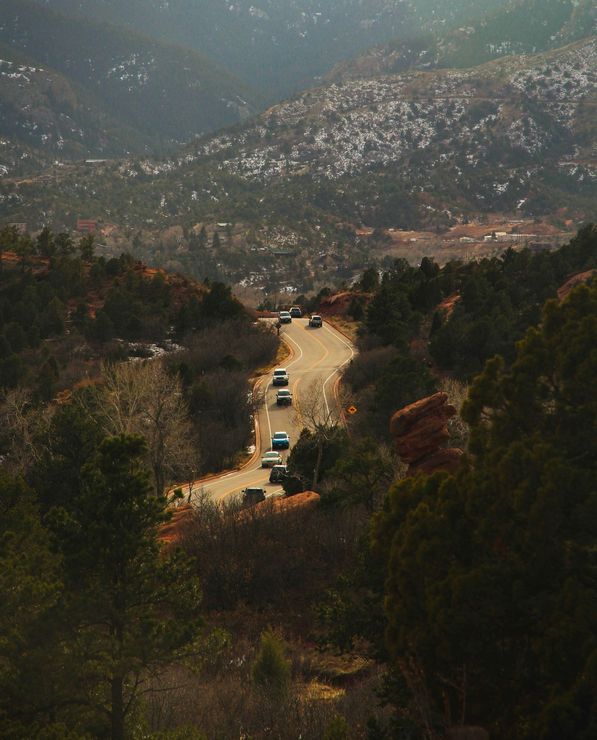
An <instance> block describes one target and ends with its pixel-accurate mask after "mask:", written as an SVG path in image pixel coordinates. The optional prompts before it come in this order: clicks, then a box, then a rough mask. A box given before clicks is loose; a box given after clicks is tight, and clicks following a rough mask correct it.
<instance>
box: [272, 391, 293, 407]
mask: <svg viewBox="0 0 597 740" xmlns="http://www.w3.org/2000/svg"><path fill="white" fill-rule="evenodd" d="M276 403H277V405H278V406H291V405H292V393H291V392H290V391H289V390H288V388H282V389H281V390H279V391H278V392H277V393H276Z"/></svg>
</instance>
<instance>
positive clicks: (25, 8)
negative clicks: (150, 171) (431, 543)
mask: <svg viewBox="0 0 597 740" xmlns="http://www.w3.org/2000/svg"><path fill="white" fill-rule="evenodd" d="M1 7H2V14H3V20H2V23H1V24H0V42H2V43H4V44H5V45H7V46H9V47H10V48H11V49H12V50H13V51H14V52H17V53H22V54H26V55H27V56H28V57H30V58H31V59H33V60H35V61H36V63H37V64H38V65H39V66H43V67H49V68H51V69H54V70H56V71H57V72H59V73H60V74H62V75H63V76H64V77H65V78H67V80H68V81H69V83H70V84H72V85H77V86H78V87H79V88H80V89H81V90H83V91H84V94H85V95H86V96H87V97H89V98H93V99H95V102H96V105H97V106H98V107H101V108H102V109H103V111H104V115H105V116H107V117H111V118H113V119H115V120H118V121H119V123H120V124H121V125H123V126H125V127H127V128H129V129H134V130H135V131H137V132H139V134H140V135H141V140H142V141H143V139H147V138H149V139H152V140H153V141H154V142H155V141H165V142H168V141H183V140H186V139H189V138H190V137H192V136H195V135H197V134H202V133H205V132H208V131H213V130H215V129H217V128H221V127H222V126H226V125H229V124H232V123H235V122H237V121H239V120H241V119H242V118H243V117H244V116H245V115H247V114H248V113H249V112H250V111H251V110H252V104H253V100H254V99H253V98H252V97H251V96H250V94H249V93H248V92H247V90H246V88H245V87H244V86H243V85H241V84H240V83H238V82H237V81H236V80H235V79H234V78H232V77H231V75H229V74H228V73H226V72H224V71H222V70H221V69H219V68H217V67H216V66H215V65H214V64H212V63H211V62H208V61H207V60H205V59H203V58H202V57H200V56H199V55H198V54H197V53H195V52H193V51H189V50H184V49H180V48H177V47H173V46H168V45H166V44H163V43H160V42H157V41H154V40H151V39H148V38H146V37H144V36H140V35H138V34H134V33H132V32H130V31H127V30H123V29H118V28H115V27H112V26H108V25H100V24H95V23H91V22H89V21H88V20H82V19H81V18H70V17H66V16H63V15H60V14H57V13H54V12H53V11H50V10H48V9H47V8H43V7H41V6H40V5H38V4H36V3H34V2H28V1H27V0H2V2H1ZM137 148H139V147H137Z"/></svg>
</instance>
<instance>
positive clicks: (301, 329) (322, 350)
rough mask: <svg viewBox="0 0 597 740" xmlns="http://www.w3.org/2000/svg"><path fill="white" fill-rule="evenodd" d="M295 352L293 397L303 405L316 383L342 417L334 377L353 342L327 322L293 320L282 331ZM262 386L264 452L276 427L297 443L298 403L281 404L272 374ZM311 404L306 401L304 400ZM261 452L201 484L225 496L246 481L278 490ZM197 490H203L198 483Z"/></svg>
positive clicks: (272, 491)
mask: <svg viewBox="0 0 597 740" xmlns="http://www.w3.org/2000/svg"><path fill="white" fill-rule="evenodd" d="M280 336H281V338H282V339H283V341H285V342H286V343H287V344H288V346H289V347H290V348H291V350H292V352H293V356H292V357H290V358H289V359H288V360H287V361H286V364H285V365H284V367H286V368H287V370H288V374H289V376H290V383H289V385H288V387H289V388H290V390H291V391H292V393H293V396H294V398H293V402H294V404H296V403H297V402H298V406H299V408H300V402H301V395H302V397H303V399H306V397H307V396H309V395H312V391H311V389H312V388H317V389H319V390H320V391H321V393H320V402H321V403H322V404H323V408H325V409H326V411H327V410H328V409H329V412H330V414H331V415H332V416H336V417H337V416H338V413H339V409H338V407H337V402H336V397H335V393H334V389H335V382H336V380H337V378H338V374H339V370H340V369H341V368H342V367H343V366H344V365H345V364H346V363H348V362H349V361H350V360H351V358H352V357H353V355H354V350H353V347H352V345H351V344H350V342H349V341H348V340H347V339H346V338H345V337H344V336H343V335H342V334H340V333H339V332H337V331H335V330H334V329H332V328H331V327H330V326H328V325H327V323H324V325H323V327H322V328H321V329H310V328H309V326H308V321H307V319H293V321H292V324H285V325H283V326H282V330H281V333H280ZM261 389H262V390H263V389H265V404H264V405H263V406H262V407H261V408H260V409H259V417H258V420H259V431H260V437H261V439H260V450H261V453H263V452H265V451H267V450H269V449H271V437H272V435H273V434H274V432H281V431H283V432H288V434H289V435H290V446H291V448H292V446H293V444H294V443H295V442H296V440H297V438H298V435H299V434H300V431H301V428H302V425H301V424H300V421H299V420H298V419H297V415H296V413H295V409H294V408H293V406H281V407H278V406H277V405H276V391H277V390H278V389H277V388H274V387H273V386H272V385H271V375H270V376H268V377H267V378H265V379H264V380H263V381H262V384H261ZM305 403H306V401H305ZM280 454H281V455H282V457H283V458H286V457H288V454H289V453H288V451H286V450H283V451H281V453H280ZM260 458H261V455H259V457H258V459H257V460H256V461H255V462H254V463H252V464H251V465H249V466H247V467H246V468H244V469H243V470H240V471H235V472H232V473H225V474H224V475H222V476H221V477H219V478H217V479H215V480H211V481H208V482H206V483H204V484H203V486H202V487H201V489H202V491H203V492H204V493H206V494H208V495H209V496H210V498H212V499H214V500H216V501H220V500H224V499H226V498H228V497H230V496H234V495H238V494H240V492H241V491H242V489H243V488H246V487H247V486H260V487H263V488H265V490H266V495H267V496H271V495H275V494H279V493H280V492H281V491H282V489H281V487H280V485H279V484H272V483H269V473H270V471H269V469H265V468H261V464H260ZM195 490H196V491H197V492H198V491H199V490H200V489H199V488H197V487H196V489H195Z"/></svg>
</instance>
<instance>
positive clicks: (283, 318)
mask: <svg viewBox="0 0 597 740" xmlns="http://www.w3.org/2000/svg"><path fill="white" fill-rule="evenodd" d="M279 319H280V323H281V324H291V323H292V316H291V315H290V311H280V314H279Z"/></svg>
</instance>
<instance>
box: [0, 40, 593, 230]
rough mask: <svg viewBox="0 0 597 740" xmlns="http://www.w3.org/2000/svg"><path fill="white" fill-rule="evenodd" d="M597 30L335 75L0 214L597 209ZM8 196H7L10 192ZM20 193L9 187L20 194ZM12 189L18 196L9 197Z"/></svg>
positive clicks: (331, 217)
mask: <svg viewBox="0 0 597 740" xmlns="http://www.w3.org/2000/svg"><path fill="white" fill-rule="evenodd" d="M596 141H597V37H592V38H591V39H588V40H585V41H583V42H578V43H576V44H572V45H569V46H566V47H563V48H562V49H559V50H555V51H552V52H546V53H544V54H539V55H535V56H533V57H505V58H503V59H500V60H497V61H494V62H490V63H487V64H485V65H482V66H480V67H475V68H472V69H467V70H435V71H409V72H405V73H402V74H399V75H387V76H382V77H376V78H370V79H363V80H350V81H347V82H344V83H339V84H329V85H326V86H323V87H320V88H318V89H315V90H309V91H306V92H304V93H302V94H301V95H299V96H297V97H295V98H293V99H292V100H289V101H286V102H284V103H282V104H280V105H278V106H274V107H273V108H271V109H270V110H269V111H267V112H266V113H264V114H263V115H262V116H260V117H258V118H256V119H254V120H253V121H251V122H250V123H248V124H245V125H243V126H238V127H236V128H235V129H232V130H229V131H225V132H222V133H219V134H217V135H214V136H210V137H206V138H205V139H203V140H202V141H200V142H197V143H196V144H194V145H192V146H189V147H188V148H187V149H185V150H183V152H182V153H181V154H180V155H179V156H177V157H175V158H170V159H166V160H163V161H157V160H144V161H136V162H135V161H129V162H122V163H115V164H107V165H106V166H103V167H101V168H100V169H99V170H94V171H93V172H85V171H81V170H79V169H76V170H74V171H73V173H64V174H63V175H62V176H61V178H60V181H59V187H58V188H57V191H56V192H55V193H54V194H53V196H52V197H51V198H50V197H49V195H48V194H47V193H46V192H45V191H44V189H43V188H42V187H41V185H37V184H35V183H31V182H28V183H27V184H24V185H22V186H20V185H18V184H17V188H16V190H15V191H14V192H12V191H11V196H12V200H11V201H10V203H9V202H8V201H6V200H5V201H4V203H3V204H2V205H1V206H0V215H2V216H6V217H8V216H9V215H10V216H12V220H19V219H18V218H17V216H19V217H20V218H22V220H29V221H30V220H31V219H32V218H33V219H35V218H37V215H36V214H38V213H39V211H40V210H43V211H45V212H46V214H47V216H48V218H53V219H56V221H58V222H59V223H62V222H65V223H68V222H69V219H72V215H69V214H72V213H73V211H74V212H76V210H77V209H78V211H79V212H86V213H95V214H103V215H104V217H105V218H106V219H107V220H112V221H115V222H117V223H123V224H127V225H136V226H139V224H142V223H145V224H147V225H150V224H151V225H156V224H162V225H165V224H172V223H178V224H184V225H187V226H189V225H192V224H193V223H196V222H197V221H204V220H211V221H234V220H237V221H261V222H266V223H285V224H292V225H293V226H294V227H296V228H297V229H298V230H299V231H300V229H301V228H302V226H301V224H305V223H308V224H310V225H313V224H318V223H323V222H327V223H330V222H335V223H338V221H343V222H349V223H353V224H364V225H368V226H372V227H399V228H410V227H420V226H422V225H425V226H434V225H436V226H441V225H442V224H445V223H446V222H449V221H450V220H452V219H453V218H454V216H459V217H463V216H466V215H467V214H471V213H478V212H479V211H485V212H492V211H514V210H516V209H519V211H520V213H521V214H526V215H542V214H546V213H554V212H556V211H557V210H558V209H560V208H568V209H569V212H571V213H574V214H575V215H576V216H575V217H578V218H595V217H597V209H596V207H595V203H596V202H597V150H596V149H595V142H596ZM0 193H1V191H0ZM5 193H6V191H5ZM5 197H6V196H5Z"/></svg>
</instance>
